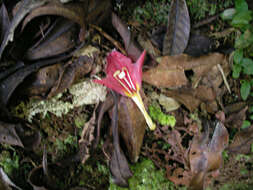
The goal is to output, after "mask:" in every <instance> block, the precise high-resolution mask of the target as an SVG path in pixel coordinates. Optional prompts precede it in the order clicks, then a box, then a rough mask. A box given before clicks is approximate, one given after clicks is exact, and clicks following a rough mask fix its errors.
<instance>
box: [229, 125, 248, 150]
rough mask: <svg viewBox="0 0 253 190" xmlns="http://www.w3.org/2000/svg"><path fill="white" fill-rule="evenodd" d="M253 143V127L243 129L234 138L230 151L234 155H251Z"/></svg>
mask: <svg viewBox="0 0 253 190" xmlns="http://www.w3.org/2000/svg"><path fill="white" fill-rule="evenodd" d="M252 143H253V125H252V126H250V127H248V128H246V129H242V130H241V131H239V132H237V133H236V134H235V136H234V139H233V141H232V143H231V144H230V145H229V147H228V150H229V151H230V152H232V153H240V154H249V153H251V144H252Z"/></svg>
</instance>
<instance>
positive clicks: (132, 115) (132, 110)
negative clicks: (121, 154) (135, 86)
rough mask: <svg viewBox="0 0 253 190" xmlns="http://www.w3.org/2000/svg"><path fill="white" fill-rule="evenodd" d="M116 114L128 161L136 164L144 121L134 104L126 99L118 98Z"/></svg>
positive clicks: (143, 130)
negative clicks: (117, 114)
mask: <svg viewBox="0 0 253 190" xmlns="http://www.w3.org/2000/svg"><path fill="white" fill-rule="evenodd" d="M118 112H119V134H120V136H121V137H122V138H123V140H124V143H125V145H126V148H127V151H128V156H129V158H130V160H131V161H132V162H137V160H138V158H139V155H140V151H141V146H142V142H143V137H144V133H145V129H146V122H145V119H144V117H143V115H142V113H141V112H140V110H139V109H138V107H137V106H136V105H135V103H134V102H133V101H132V100H131V99H130V98H127V97H121V98H120V101H119V111H118Z"/></svg>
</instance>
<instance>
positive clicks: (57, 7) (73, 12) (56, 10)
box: [22, 0, 87, 29]
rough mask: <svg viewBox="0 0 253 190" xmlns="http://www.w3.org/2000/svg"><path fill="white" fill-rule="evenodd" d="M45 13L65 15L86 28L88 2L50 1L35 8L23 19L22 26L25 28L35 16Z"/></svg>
mask: <svg viewBox="0 0 253 190" xmlns="http://www.w3.org/2000/svg"><path fill="white" fill-rule="evenodd" d="M43 15H57V16H62V17H65V18H67V19H69V20H71V21H73V22H75V23H78V24H79V25H80V27H81V28H83V29H84V28H85V24H86V23H85V18H86V15H87V3H84V2H75V3H68V4H62V3H60V2H59V1H55V0H53V1H50V2H49V3H47V4H46V5H43V6H40V7H38V8H35V9H34V10H33V11H31V12H30V13H29V15H28V16H27V17H26V18H25V20H24V21H23V26H22V28H25V26H26V25H27V23H29V22H30V21H31V20H32V19H34V18H35V17H39V16H43Z"/></svg>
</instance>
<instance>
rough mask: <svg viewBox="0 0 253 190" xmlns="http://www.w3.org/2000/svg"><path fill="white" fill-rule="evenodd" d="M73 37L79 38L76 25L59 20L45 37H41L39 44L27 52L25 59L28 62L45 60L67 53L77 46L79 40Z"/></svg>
mask: <svg viewBox="0 0 253 190" xmlns="http://www.w3.org/2000/svg"><path fill="white" fill-rule="evenodd" d="M25 34H26V33H24V35H25ZM73 36H78V30H77V27H75V23H74V22H72V21H69V20H66V19H57V20H56V21H55V23H53V24H52V26H51V27H50V28H49V29H48V30H47V32H46V33H45V35H42V36H41V39H40V40H39V42H38V43H36V44H35V45H33V46H32V47H30V48H29V49H28V50H27V51H26V53H25V58H26V59H28V60H36V59H45V58H49V57H52V56H57V55H60V54H63V53H66V52H68V51H70V50H71V49H73V48H74V47H75V46H76V44H77V39H76V38H73Z"/></svg>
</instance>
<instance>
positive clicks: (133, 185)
mask: <svg viewBox="0 0 253 190" xmlns="http://www.w3.org/2000/svg"><path fill="white" fill-rule="evenodd" d="M131 170H132V171H133V173H134V175H133V177H131V178H130V179H129V189H131V190H164V189H166V190H176V189H178V188H176V187H175V186H174V185H173V183H172V182H170V181H168V179H166V178H165V172H164V171H163V170H157V169H156V168H155V166H154V164H153V162H152V161H151V160H147V159H145V160H142V161H141V162H139V163H137V164H135V165H132V166H131ZM127 189H128V188H121V187H118V186H116V185H115V184H113V183H112V180H111V182H110V187H109V190H127ZM183 189H185V188H181V190H183Z"/></svg>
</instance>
